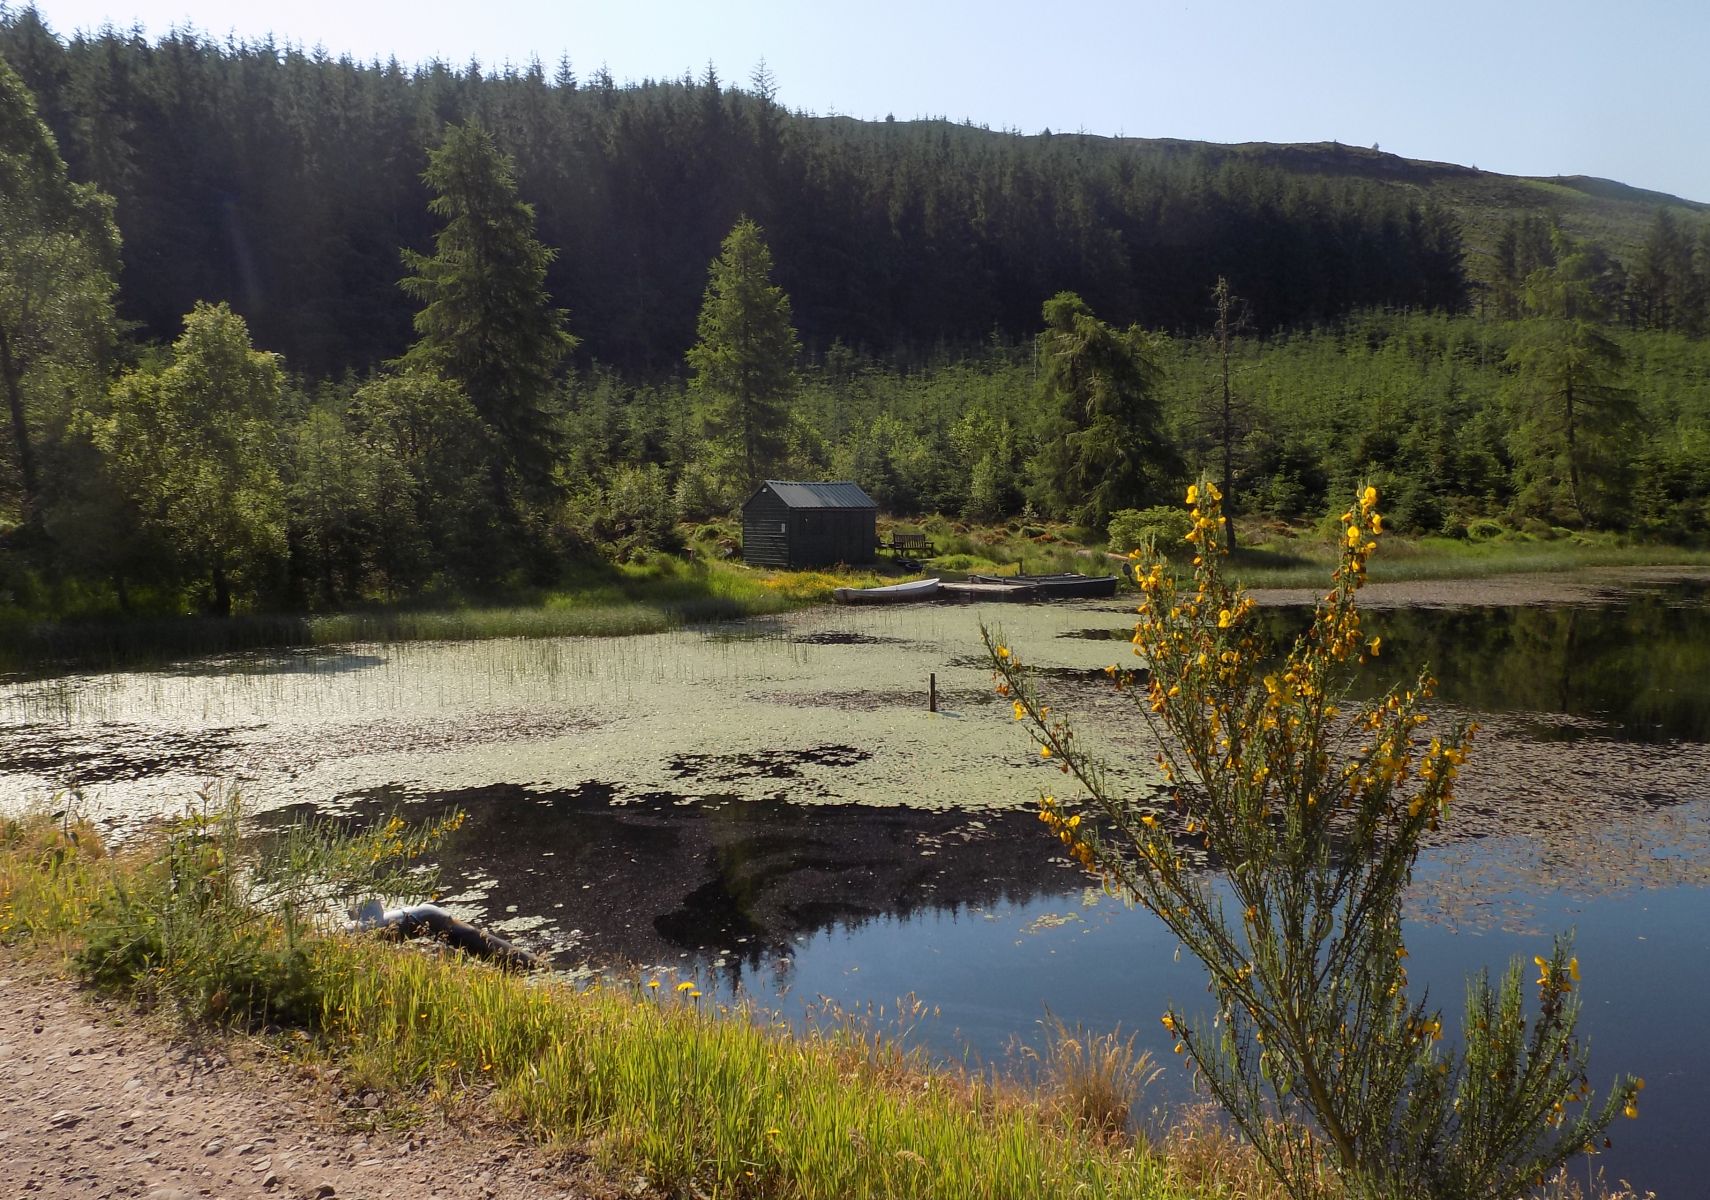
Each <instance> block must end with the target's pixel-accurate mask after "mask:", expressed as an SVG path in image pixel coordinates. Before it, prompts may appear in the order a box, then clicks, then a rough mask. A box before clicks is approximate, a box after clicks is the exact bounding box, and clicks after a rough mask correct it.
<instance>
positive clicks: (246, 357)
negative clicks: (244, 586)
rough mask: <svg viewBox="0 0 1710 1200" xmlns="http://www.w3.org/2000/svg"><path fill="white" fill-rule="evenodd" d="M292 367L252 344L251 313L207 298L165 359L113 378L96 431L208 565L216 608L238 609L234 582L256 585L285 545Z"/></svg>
mask: <svg viewBox="0 0 1710 1200" xmlns="http://www.w3.org/2000/svg"><path fill="white" fill-rule="evenodd" d="M282 381H283V372H282V371H281V369H280V366H279V360H278V358H277V357H276V356H275V355H272V354H267V353H264V352H261V351H257V350H255V349H253V348H251V346H250V344H249V329H248V327H247V326H246V325H245V324H244V321H243V318H242V317H240V316H238V315H237V314H236V313H234V312H233V311H232V310H231V309H230V308H228V307H227V306H226V305H224V304H212V305H210V304H198V305H197V306H196V307H195V308H194V309H193V310H191V312H190V314H189V315H188V316H187V317H185V318H184V333H183V335H182V336H181V337H180V338H179V339H178V340H177V341H176V342H175V343H173V346H172V355H171V361H170V363H169V364H168V365H167V366H166V367H165V368H164V369H161V370H152V369H148V368H142V369H139V370H136V371H133V372H131V373H130V374H128V375H126V376H125V377H124V378H123V379H121V380H120V381H119V383H118V384H117V385H116V386H115V387H114V389H113V396H112V404H111V413H110V414H109V415H108V416H107V417H105V418H103V419H101V420H99V421H98V422H97V423H96V427H95V441H96V444H97V445H99V446H100V447H101V449H102V450H103V451H104V452H105V454H106V456H107V459H108V462H109V463H110V464H111V469H112V470H113V472H114V474H115V476H116V477H117V479H118V480H119V481H120V484H121V486H122V487H123V488H124V489H125V491H126V492H127V493H128V494H129V496H130V497H131V499H132V500H133V501H134V502H135V504H136V505H137V507H138V509H139V510H140V512H141V516H142V520H143V523H144V525H145V527H147V528H148V529H149V530H151V531H153V532H156V533H158V534H159V535H160V536H161V537H162V538H163V540H164V541H165V542H166V543H168V544H169V545H171V546H172V547H173V549H174V550H176V551H177V553H178V555H179V557H180V559H181V560H182V561H183V562H184V563H185V564H186V565H188V566H191V567H193V568H194V569H196V570H198V571H200V572H203V573H205V574H206V576H207V579H208V582H209V587H210V600H211V608H212V610H213V611H214V612H215V613H217V614H219V615H222V616H224V615H226V614H229V613H230V612H231V609H232V596H233V586H234V582H247V583H248V584H249V585H250V586H251V587H253V586H254V585H255V584H256V582H257V576H258V574H259V573H260V571H261V570H262V569H263V568H264V567H265V566H266V565H267V564H268V563H269V561H270V560H273V559H276V558H278V557H279V556H281V555H282V554H283V553H284V551H285V489H284V485H283V483H282V482H281V480H280V477H279V472H278V471H277V470H276V468H275V466H274V464H275V463H276V462H278V461H279V460H280V457H281V455H280V444H279V437H278V431H277V428H276V426H275V420H276V417H277V414H278V410H279V401H280V390H281V384H282Z"/></svg>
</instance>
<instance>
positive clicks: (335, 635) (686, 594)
mask: <svg viewBox="0 0 1710 1200" xmlns="http://www.w3.org/2000/svg"><path fill="white" fill-rule="evenodd" d="M895 578H896V576H895V575H891V576H886V575H883V574H881V573H880V571H879V570H878V569H867V570H856V571H838V572H831V571H767V570H759V569H755V568H750V567H745V566H742V565H739V564H734V563H724V562H707V561H687V560H682V559H674V558H670V557H666V556H658V557H656V558H655V559H653V560H650V561H647V562H644V563H640V564H631V565H624V566H614V567H601V568H598V569H589V570H587V571H585V572H583V573H581V574H579V575H577V574H572V575H571V576H570V577H569V578H568V579H567V580H566V581H565V582H564V583H562V584H561V585H559V586H556V587H553V588H550V589H540V590H536V591H533V592H530V593H528V594H527V595H526V596H523V597H521V598H519V599H518V600H516V601H515V602H511V603H504V604H481V603H473V602H471V603H458V604H446V605H440V606H421V607H416V606H409V607H391V608H375V609H364V610H355V611H350V612H339V613H325V614H309V615H289V614H281V615H242V616H236V617H228V618H214V617H191V616H184V617H143V618H117V617H114V618H107V619H90V620H79V621H66V622H55V621H33V620H27V619H24V618H22V617H19V616H17V615H16V614H13V615H12V616H11V617H10V619H6V618H4V617H3V615H0V632H3V633H4V635H5V636H4V637H0V671H30V670H36V669H53V668H58V667H65V666H97V667H98V666H123V665H135V664H148V663H156V662H165V661H171V660H174V659H180V658H191V657H200V656H207V655H217V654H232V653H240V652H243V651H249V650H261V649H277V648H287V647H308V646H330V645H342V644H347V643H351V642H379V643H387V642H415V641H462V640H478V639H487V638H511V637H525V638H549V637H612V636H625V635H632V634H644V633H661V632H664V631H666V630H671V629H682V628H686V627H691V626H696V625H710V624H716V623H719V622H724V621H734V620H740V619H742V618H745V617H755V616H767V615H771V614H775V613H781V612H788V611H790V610H792V609H797V608H801V607H804V606H806V605H809V604H816V603H824V602H827V601H829V600H830V599H831V593H832V590H833V589H835V588H839V587H870V586H873V585H875V584H878V583H886V582H894V579H895Z"/></svg>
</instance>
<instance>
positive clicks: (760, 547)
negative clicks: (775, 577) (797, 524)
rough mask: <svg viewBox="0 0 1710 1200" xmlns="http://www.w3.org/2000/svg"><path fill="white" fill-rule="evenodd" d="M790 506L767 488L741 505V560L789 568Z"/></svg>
mask: <svg viewBox="0 0 1710 1200" xmlns="http://www.w3.org/2000/svg"><path fill="white" fill-rule="evenodd" d="M793 515H794V514H793V512H792V510H791V509H790V507H789V506H788V505H787V504H785V503H784V502H783V501H782V500H780V499H778V497H777V496H776V495H774V494H773V493H772V491H771V490H770V489H767V490H765V491H762V492H759V493H757V494H756V495H754V496H753V497H751V498H750V499H749V501H748V503H747V504H744V505H743V506H742V561H743V562H746V563H751V564H753V565H754V566H759V567H789V566H793V565H794V564H793V563H792V562H791V561H790V518H791V517H792V516H793Z"/></svg>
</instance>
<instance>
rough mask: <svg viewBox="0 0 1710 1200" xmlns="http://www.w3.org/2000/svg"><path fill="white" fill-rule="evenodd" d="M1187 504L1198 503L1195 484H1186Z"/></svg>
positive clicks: (1197, 488) (1197, 491)
mask: <svg viewBox="0 0 1710 1200" xmlns="http://www.w3.org/2000/svg"><path fill="white" fill-rule="evenodd" d="M1187 502H1188V503H1189V504H1198V503H1199V486H1198V485H1197V484H1192V483H1190V484H1188V490H1187Z"/></svg>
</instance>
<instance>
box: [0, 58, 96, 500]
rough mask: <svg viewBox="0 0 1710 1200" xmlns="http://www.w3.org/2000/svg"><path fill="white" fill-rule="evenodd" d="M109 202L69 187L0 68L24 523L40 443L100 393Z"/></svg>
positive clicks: (4, 351)
mask: <svg viewBox="0 0 1710 1200" xmlns="http://www.w3.org/2000/svg"><path fill="white" fill-rule="evenodd" d="M118 259H119V233H118V230H117V229H116V228H115V227H114V225H113V202H112V201H111V200H110V199H109V198H108V197H106V196H104V195H102V194H101V193H100V192H98V191H96V190H95V189H94V188H92V187H86V186H82V185H79V184H75V183H72V182H71V180H70V179H69V177H68V176H67V175H66V169H65V163H64V161H63V160H62V159H61V158H60V156H59V149H58V146H57V145H56V144H55V142H54V138H53V135H52V134H51V133H49V132H48V129H47V126H46V125H44V124H43V123H42V121H41V119H40V118H39V117H38V116H37V115H36V107H35V102H34V99H33V97H32V96H31V95H30V92H29V89H28V88H26V87H25V86H24V84H23V82H22V81H21V80H20V79H19V78H18V76H17V75H16V74H14V73H13V71H12V69H11V68H10V67H8V66H7V65H6V63H5V62H4V60H0V392H3V393H4V396H5V404H6V416H7V420H6V422H5V428H6V435H5V436H6V438H7V439H9V440H10V442H11V453H10V456H9V457H10V458H11V460H12V461H11V463H9V464H8V466H9V467H10V470H8V471H0V477H3V476H4V475H7V474H9V475H11V476H12V480H13V482H14V488H15V494H16V496H17V498H18V509H19V515H20V516H21V518H22V522H21V523H22V524H24V525H26V526H32V525H35V524H36V523H37V522H39V520H40V518H41V516H42V511H41V510H42V491H43V487H44V481H43V478H42V471H41V468H40V457H41V442H42V440H43V439H44V437H45V438H52V437H54V436H56V435H57V433H58V432H60V431H62V430H63V428H64V423H65V421H66V419H67V418H68V417H69V415H70V412H69V409H70V405H69V404H68V401H70V400H74V399H75V398H77V397H78V396H79V394H80V393H88V392H91V391H93V390H95V389H96V388H98V387H100V386H101V384H100V381H101V371H102V368H103V366H104V361H105V357H106V354H107V351H108V350H109V348H110V346H111V344H112V340H113V336H114V316H113V293H114V291H115V284H114V274H115V272H116V271H117V270H118Z"/></svg>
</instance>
